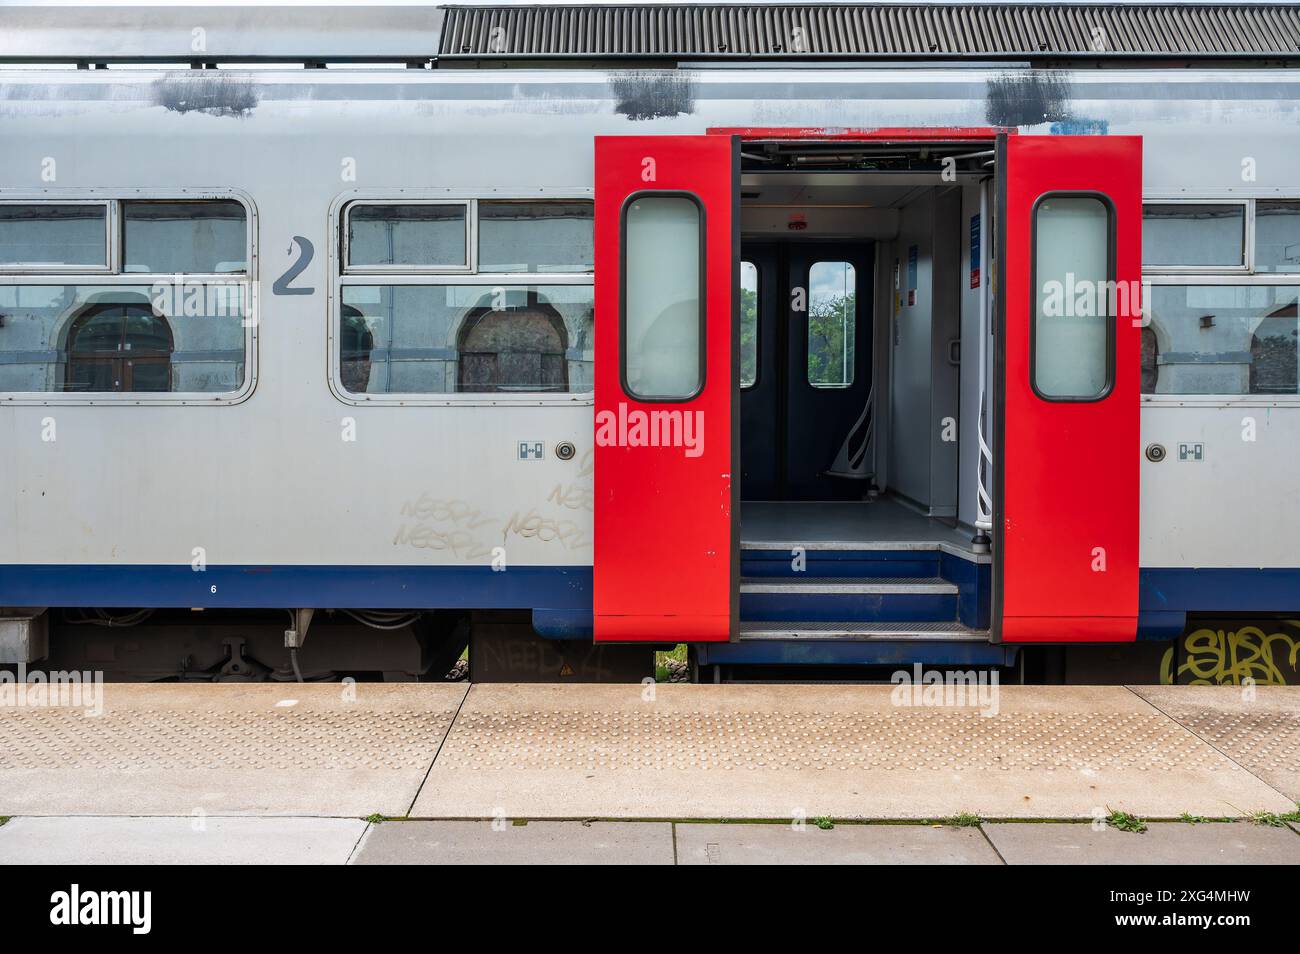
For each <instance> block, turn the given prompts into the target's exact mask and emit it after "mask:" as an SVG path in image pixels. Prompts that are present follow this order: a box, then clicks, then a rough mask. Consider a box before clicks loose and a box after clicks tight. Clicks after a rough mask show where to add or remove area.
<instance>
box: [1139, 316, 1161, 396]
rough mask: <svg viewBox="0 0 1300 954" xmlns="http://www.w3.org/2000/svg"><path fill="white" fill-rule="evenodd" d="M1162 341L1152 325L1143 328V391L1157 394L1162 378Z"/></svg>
mask: <svg viewBox="0 0 1300 954" xmlns="http://www.w3.org/2000/svg"><path fill="white" fill-rule="evenodd" d="M1159 365H1160V342H1159V341H1157V340H1156V330H1155V329H1154V328H1152V327H1151V326H1150V325H1147V326H1145V327H1144V328H1143V329H1142V393H1143V394H1155V393H1156V381H1157V380H1159V378H1160V367H1159Z"/></svg>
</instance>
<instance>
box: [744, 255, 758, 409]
mask: <svg viewBox="0 0 1300 954" xmlns="http://www.w3.org/2000/svg"><path fill="white" fill-rule="evenodd" d="M757 381H758V268H757V267H755V265H754V263H753V262H741V263H740V386H741V387H742V388H752V387H753V386H754V384H755V382H757Z"/></svg>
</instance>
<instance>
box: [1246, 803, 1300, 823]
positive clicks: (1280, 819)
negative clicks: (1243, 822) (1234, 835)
mask: <svg viewBox="0 0 1300 954" xmlns="http://www.w3.org/2000/svg"><path fill="white" fill-rule="evenodd" d="M1246 818H1247V820H1249V821H1251V822H1253V823H1254V824H1256V825H1267V826H1268V827H1269V828H1285V827H1286V823H1287V822H1300V804H1297V805H1296V809H1295V811H1293V812H1251V813H1250V814H1249V815H1247V816H1246Z"/></svg>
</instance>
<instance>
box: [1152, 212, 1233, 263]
mask: <svg viewBox="0 0 1300 954" xmlns="http://www.w3.org/2000/svg"><path fill="white" fill-rule="evenodd" d="M1245 264H1246V204H1245V203H1244V202H1196V203H1193V202H1170V203H1147V204H1146V205H1144V206H1143V207H1142V265H1143V267H1144V268H1157V269H1175V270H1177V269H1192V268H1195V269H1206V268H1244V267H1245Z"/></svg>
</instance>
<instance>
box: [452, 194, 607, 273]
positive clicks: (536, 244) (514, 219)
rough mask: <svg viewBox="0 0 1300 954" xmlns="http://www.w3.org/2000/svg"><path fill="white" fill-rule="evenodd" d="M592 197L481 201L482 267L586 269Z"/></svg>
mask: <svg viewBox="0 0 1300 954" xmlns="http://www.w3.org/2000/svg"><path fill="white" fill-rule="evenodd" d="M593 221H594V220H593V206H592V203H590V202H479V204H478V248H479V253H478V270H479V271H480V272H590V271H592V270H593V268H594V264H593V263H594V261H595V255H594V249H595V244H594V238H593Z"/></svg>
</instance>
